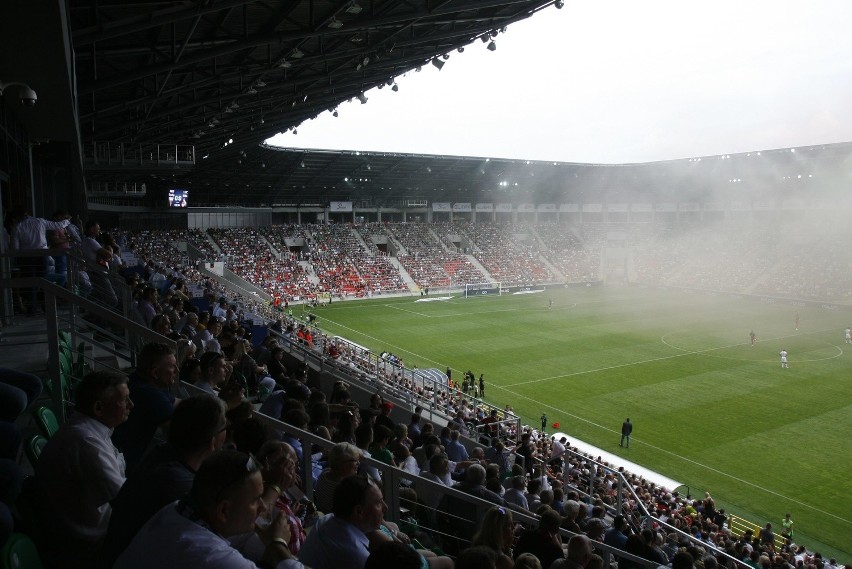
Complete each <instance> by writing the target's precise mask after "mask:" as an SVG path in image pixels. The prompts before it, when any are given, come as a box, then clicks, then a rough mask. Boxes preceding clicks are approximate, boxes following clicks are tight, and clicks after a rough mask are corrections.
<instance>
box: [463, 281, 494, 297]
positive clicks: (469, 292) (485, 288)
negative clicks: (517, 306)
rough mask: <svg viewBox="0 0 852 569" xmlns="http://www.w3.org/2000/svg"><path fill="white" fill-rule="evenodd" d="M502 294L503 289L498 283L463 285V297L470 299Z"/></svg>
mask: <svg viewBox="0 0 852 569" xmlns="http://www.w3.org/2000/svg"><path fill="white" fill-rule="evenodd" d="M501 294H503V288H502V287H501V286H500V283H499V282H492V283H472V284H466V285H464V297H465V298H471V297H474V296H488V295H497V296H500V295H501Z"/></svg>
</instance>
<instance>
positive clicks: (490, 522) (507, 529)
mask: <svg viewBox="0 0 852 569" xmlns="http://www.w3.org/2000/svg"><path fill="white" fill-rule="evenodd" d="M514 530H515V525H514V523H512V512H511V511H510V510H507V509H506V508H503V507H502V506H497V507H494V508H491V509H490V510H488V512H487V513H486V514H485V517H484V518H482V522H481V526H480V528H479V531H478V532H476V535H474V536H473V541H471V545H473V546H474V547H475V546H485V547H489V548H491V549H493V550H494V551H495V552H496V553H497V564H496V568H497V569H512V567H514V562H513V561H512V557H511V555H512V542H513V540H514Z"/></svg>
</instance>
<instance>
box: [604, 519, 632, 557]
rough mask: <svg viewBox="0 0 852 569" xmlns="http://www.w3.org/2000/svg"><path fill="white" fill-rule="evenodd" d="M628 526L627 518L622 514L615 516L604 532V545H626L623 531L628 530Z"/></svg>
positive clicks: (619, 546) (620, 546)
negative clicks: (609, 526) (610, 525)
mask: <svg viewBox="0 0 852 569" xmlns="http://www.w3.org/2000/svg"><path fill="white" fill-rule="evenodd" d="M628 528H629V526H628V525H627V519H626V518H625V517H624V516H622V515H618V516H615V517H614V518H613V520H612V527H611V528H609V530H607V532H606V533H605V534H604V538H603V542H604V543H605V544H606V545H611V546H612V547H616V548H618V549H624V547H625V546H626V545H627V533H625V532H626V531H629V530H628Z"/></svg>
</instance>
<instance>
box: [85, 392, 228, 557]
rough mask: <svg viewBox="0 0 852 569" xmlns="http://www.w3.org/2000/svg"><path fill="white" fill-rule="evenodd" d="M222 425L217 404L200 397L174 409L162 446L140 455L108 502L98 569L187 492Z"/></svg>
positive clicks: (221, 436)
mask: <svg viewBox="0 0 852 569" xmlns="http://www.w3.org/2000/svg"><path fill="white" fill-rule="evenodd" d="M226 426H227V423H226V420H225V404H224V403H223V402H222V400H221V399H218V398H216V397H213V396H212V395H207V394H203V395H196V396H193V397H190V398H188V399H185V400H183V401H181V402H180V403H179V404H178V406H177V407H176V408H175V411H174V414H173V415H172V419H171V428H170V429H169V439H168V442H166V443H163V444H161V445H159V446H157V447H154V448H153V449H151V451H150V452H149V453H147V454H146V455H145V458H144V459H143V460H142V462H141V463H140V464H139V466H138V467H137V468H136V470H135V471H134V472H133V474H132V475H131V476H129V477H128V479H127V482H125V484H124V486H122V487H121V491H119V493H118V496H117V497H116V498H115V500H113V502H112V517H111V518H110V522H109V531H108V532H107V538H106V540H105V541H104V547H103V550H102V559H103V561H104V563H103V566H105V567H112V564H113V563H114V562H115V559H116V558H117V557H118V555H119V554H120V553H121V552H122V551H124V549H125V548H126V547H127V545H128V544H129V543H130V541H131V540H132V539H133V536H135V535H136V532H138V531H139V528H141V527H142V526H143V525H144V524H145V522H147V521H148V520H149V519H151V517H152V516H153V515H154V514H156V513H157V512H158V511H159V510H160V508H162V507H163V506H165V505H166V504H169V503H171V502H174V501H175V500H178V499H179V498H182V497H183V496H184V495H186V494H188V493H189V491H190V490H191V489H192V481H193V479H194V478H195V473H196V472H197V471H198V469H199V468H200V466H201V463H202V462H204V459H206V458H207V457H208V456H210V455H211V454H213V452H215V451H217V450H219V449H220V448H222V444H223V443H224V442H225V427H226Z"/></svg>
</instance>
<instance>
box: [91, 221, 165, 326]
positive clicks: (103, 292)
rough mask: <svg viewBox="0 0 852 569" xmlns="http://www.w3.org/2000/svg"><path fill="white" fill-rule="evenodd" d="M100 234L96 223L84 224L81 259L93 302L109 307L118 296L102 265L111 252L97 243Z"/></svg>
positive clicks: (106, 267)
mask: <svg viewBox="0 0 852 569" xmlns="http://www.w3.org/2000/svg"><path fill="white" fill-rule="evenodd" d="M100 234H101V226H100V224H99V223H98V222H97V221H92V220H89V221H88V222H86V229H85V234H84V236H83V242H82V248H83V258H84V259H86V263H87V265H88V266H87V268H86V274H87V275H88V277H89V281H90V282H91V283H92V290H93V293H94V298H95V300H98V301H100V302H102V303H104V304H107V305H109V306H116V305H117V304H118V296H117V295H116V294H115V290H114V289H113V288H112V283H110V281H109V278H108V276H107V273H108V272H109V268H108V265H105V264H102V262H103V261H104V260H105V259H111V258H112V251H109V250H107V249H105V248H104V247H103V245H101V243H100V241H98V237H99V236H100ZM145 324H146V325H147V326H150V325H151V322H150V321H146V322H145Z"/></svg>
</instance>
